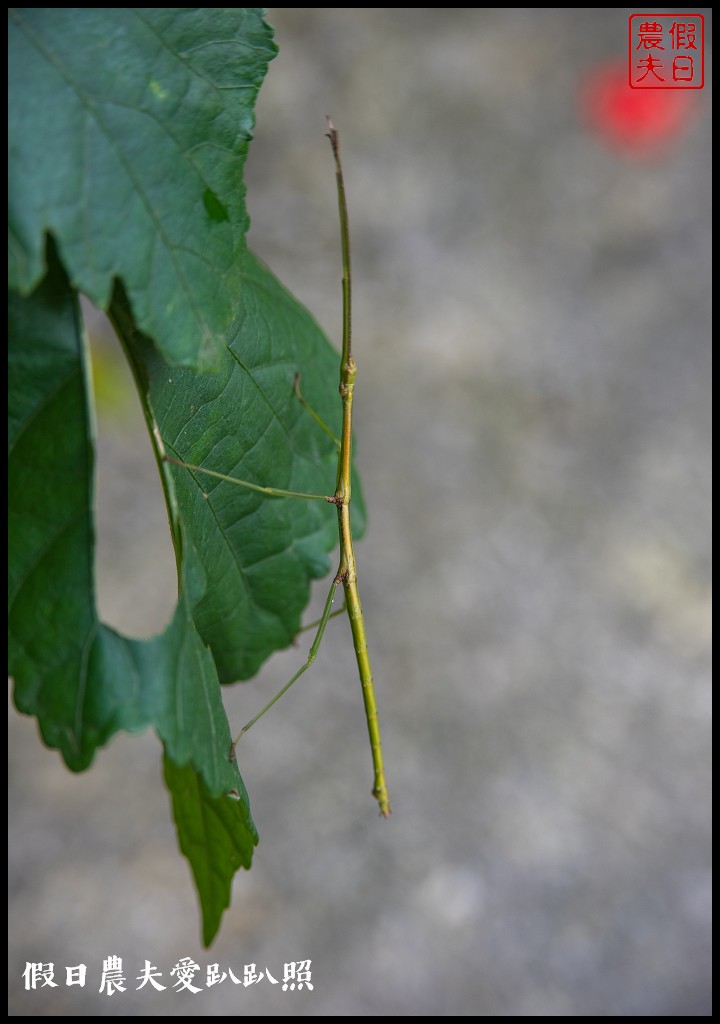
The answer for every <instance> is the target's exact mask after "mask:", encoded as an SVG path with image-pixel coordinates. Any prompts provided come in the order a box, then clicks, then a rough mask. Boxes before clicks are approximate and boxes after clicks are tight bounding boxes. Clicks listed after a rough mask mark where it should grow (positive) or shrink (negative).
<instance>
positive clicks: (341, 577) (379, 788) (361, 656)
mask: <svg viewBox="0 0 720 1024" xmlns="http://www.w3.org/2000/svg"><path fill="white" fill-rule="evenodd" d="M327 123H328V132H327V137H328V138H329V139H330V145H331V147H332V152H333V157H334V160H335V177H336V182H337V195H338V210H339V213H340V240H341V247H342V267H343V274H342V294H343V330H342V353H341V357H340V386H339V391H340V397H341V400H342V428H341V434H340V437H339V438H334V440H335V441H336V443H337V446H338V467H337V477H336V480H335V492H334V493H333V494H331V495H324V494H304V493H300V492H298V491H286V490H282V489H280V488H276V487H263V486H261V485H259V484H254V483H250V482H249V481H247V480H238V479H237V478H235V477H230V476H225V475H224V474H223V473H217V472H215V471H214V470H210V469H203V467H202V466H193V465H191V464H190V463H188V462H181V461H179V460H178V459H173V458H171V457H170V456H169V455H164V456H163V458H164V460H165V461H166V462H172V463H174V464H175V465H177V466H182V467H184V468H185V469H189V470H192V471H193V472H196V473H206V474H207V475H209V476H214V477H216V478H218V479H220V480H225V481H226V482H228V483H234V484H238V486H240V487H245V488H248V489H249V490H252V491H258V492H260V493H261V494H264V495H267V496H268V497H275V498H299V499H303V500H311V501H313V500H315V501H326V502H329V503H330V504H331V505H335V507H336V509H337V515H338V532H339V536H340V564H339V567H338V570H337V572H336V574H335V577H334V579H333V581H332V584H331V586H330V592H329V594H328V596H327V600H326V602H325V608H324V610H323V613H322V616H321V617H320V620H319V622H318V623H317V627H318V628H317V632H316V634H315V639H314V640H313V643H312V646H311V647H310V653H309V654H308V658H307V661H306V662H305V663H304V665H302V667H301V668H300V669H299V670H298V671H297V672H296V673H295V675H294V676H293V677H292V679H290V681H289V682H287V683H286V684H285V686H283V687H282V689H281V690H279V692H278V693H276V694H275V696H274V697H273V698H272V700H270V701H268V703H267V704H266V705H265V707H264V708H263V709H262V710H261V711H259V712H258V714H257V715H255V717H254V718H251V719H250V721H249V722H247V723H246V724H245V725H244V726H243V727H242V729H241V730H240V732H239V733H238V735H237V737H236V739H235V740H234V742H233V744H232V746H231V748H230V759H231V760H234V757H235V747H236V746H237V744H238V743H239V741H240V739H241V738H242V736H243V735H244V734H245V733H246V732H247V731H248V730H249V729H251V728H252V726H253V725H255V723H256V722H257V721H258V719H260V718H262V716H263V715H264V714H265V712H266V711H269V710H270V708H271V707H272V706H273V704H275V703H276V701H278V700H279V699H280V698H281V697H282V696H283V694H285V693H287V691H288V690H289V689H290V687H291V686H292V685H293V684H294V683H296V682H297V680H298V679H299V678H300V676H301V675H303V673H304V672H306V671H307V669H308V668H309V667H310V665H312V663H313V661H314V660H315V657H316V655H317V652H318V649H319V647H320V644H321V642H322V638H323V634H324V633H325V627H326V626H327V623H328V620H329V619H330V617H331V609H332V604H333V600H334V598H335V591H336V588H337V587H338V586H339V585H340V584H342V587H343V590H344V593H345V610H347V613H348V618H349V619H350V628H351V630H352V637H353V646H354V648H355V656H356V658H357V664H358V671H359V674H360V682H361V684H362V693H363V701H364V704H365V716H366V718H367V726H368V733H369V736H370V749H371V752H372V761H373V771H374V776H375V777H374V784H373V789H372V794H373V796H374V797H375V799H376V800H377V802H378V806H379V808H380V814H381V815H382V816H383V817H385V818H387V817H388V816H389V814H390V800H389V797H388V789H387V782H386V780H385V770H384V767H383V756H382V744H381V741H380V727H379V724H378V711H377V702H376V700H375V689H374V686H373V678H372V671H371V669H370V658H369V655H368V646H367V638H366V635H365V620H364V618H363V611H362V606H361V604H360V596H359V594H358V585H357V568H356V564H355V555H354V552H353V543H352V528H351V524H350V497H351V486H350V467H351V456H352V406H353V393H354V390H355V377H356V374H357V364H356V362H355V357H354V356H353V353H352V330H351V324H352V317H351V273H350V229H349V224H348V212H347V201H346V197H345V183H344V179H343V171H342V163H341V161H340V146H339V138H338V132H337V130H336V128H335V127H334V125H333V123H332V121H331V120H330V118H327ZM295 392H296V395H297V397H298V400H299V401H300V402H301V403H302V405H303V406H304V407H305V408H306V409H307V410H308V412H309V413H310V414H311V415H312V416H313V417H314V418H315V419H316V420H318V422H319V423H320V426H322V427H323V429H324V430H327V431H328V433H331V432H330V431H329V430H328V428H327V427H326V426H325V424H324V423H323V422H322V420H320V418H319V417H318V416H317V414H316V413H315V411H314V410H313V409H312V408H311V407H310V406H309V405H308V403H307V402H306V401H305V399H304V398H303V396H302V394H301V392H300V387H299V378H298V377H296V378H295ZM331 436H332V434H331ZM335 614H338V613H335Z"/></svg>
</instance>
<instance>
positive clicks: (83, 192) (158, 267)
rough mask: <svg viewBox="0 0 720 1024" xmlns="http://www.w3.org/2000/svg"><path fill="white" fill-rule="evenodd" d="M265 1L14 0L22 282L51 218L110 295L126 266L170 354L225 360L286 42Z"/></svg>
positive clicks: (13, 210)
mask: <svg viewBox="0 0 720 1024" xmlns="http://www.w3.org/2000/svg"><path fill="white" fill-rule="evenodd" d="M262 13H263V10H262V8H243V7H232V8H219V7H215V8H208V9H203V8H192V7H189V8H177V7H175V8H159V7H155V8H130V7H110V8H61V7H17V8H11V9H10V23H9V80H10V108H9V137H10V163H9V187H10V211H9V224H10V235H9V238H10V242H9V266H10V283H11V286H12V287H13V288H15V289H17V290H18V291H20V292H22V293H23V294H27V293H28V292H30V291H31V290H32V288H33V287H35V285H36V284H37V283H38V281H39V280H40V279H41V277H42V276H43V275H44V259H45V241H44V235H45V232H46V231H49V232H51V233H52V234H53V235H54V236H55V238H56V239H57V243H58V248H59V251H60V254H61V259H62V262H63V264H64V265H65V267H66V268H67V271H68V274H69V276H70V279H71V281H72V282H73V283H74V285H75V286H76V287H77V288H78V289H79V290H80V291H82V292H84V293H85V294H86V295H88V296H90V298H91V299H92V300H93V301H94V302H95V304H96V305H98V306H100V307H102V308H107V306H108V303H109V301H110V297H111V294H112V289H113V280H114V279H115V278H120V279H122V281H123V283H124V286H125V289H126V292H127V294H128V296H129V298H130V301H131V303H132V307H133V310H134V315H135V319H136V322H137V324H138V326H139V327H140V328H141V330H143V331H145V333H147V334H148V335H150V336H151V337H152V338H154V340H155V342H156V344H157V345H158V347H159V348H160V350H161V351H162V352H164V353H165V355H166V356H167V358H168V359H170V360H171V361H173V362H176V363H186V364H191V365H197V364H202V363H206V364H210V363H215V361H216V359H217V358H218V356H219V353H220V350H221V348H222V345H223V343H224V340H225V334H226V331H227V328H228V326H229V325H230V323H231V322H232V321H233V319H234V317H235V313H236V309H237V297H238V293H239V290H240V274H241V268H242V262H243V258H244V255H245V232H246V229H247V213H246V210H245V190H244V187H243V184H242V171H243V166H244V162H245V157H246V154H247V148H248V142H249V140H250V138H251V132H252V127H253V107H254V104H255V98H256V95H257V91H258V89H259V87H260V84H261V82H262V80H263V77H264V75H265V72H266V70H267V63H268V61H269V60H271V59H272V57H273V56H274V54H275V52H276V47H275V44H274V43H273V41H272V30H271V29H270V28H269V27H268V26H267V25H266V24H265V23H264V22H263V20H262Z"/></svg>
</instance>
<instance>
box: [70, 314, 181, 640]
mask: <svg viewBox="0 0 720 1024" xmlns="http://www.w3.org/2000/svg"><path fill="white" fill-rule="evenodd" d="M82 307H83V316H84V320H85V329H86V332H87V335H88V339H89V343H90V353H91V365H92V377H93V388H94V394H95V416H96V421H97V427H96V433H97V438H96V463H95V508H96V545H95V586H96V599H97V606H98V614H99V616H100V618H101V620H102V621H103V622H104V623H106V624H107V625H109V626H113V627H114V628H115V629H117V630H119V631H120V632H121V633H123V634H125V635H127V636H132V637H148V636H154V635H155V634H157V633H160V632H162V630H163V629H164V627H165V626H166V625H167V623H168V622H169V620H170V619H171V617H172V614H173V612H174V610H175V606H176V604H177V574H176V571H175V556H174V552H173V546H172V541H171V538H170V532H169V527H168V517H167V511H166V509H165V501H164V498H163V490H162V484H161V483H160V477H159V474H158V469H157V464H156V462H155V456H154V454H153V449H152V444H151V441H150V438H149V436H148V432H147V427H146V425H145V419H144V416H143V412H142V408H141V406H140V399H139V397H138V394H137V390H136V387H135V382H134V381H133V377H132V374H131V372H130V368H129V366H128V364H127V361H126V359H125V356H124V353H123V351H122V347H121V345H120V343H119V341H118V340H117V338H116V336H115V332H114V330H113V328H112V325H111V324H110V322H109V321H108V319H107V317H106V316H105V315H104V313H101V312H100V311H99V310H98V309H96V308H95V307H94V306H93V305H92V304H91V303H90V302H88V301H87V300H86V299H84V298H83V300H82Z"/></svg>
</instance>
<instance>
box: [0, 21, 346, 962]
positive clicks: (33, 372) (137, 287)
mask: <svg viewBox="0 0 720 1024" xmlns="http://www.w3.org/2000/svg"><path fill="white" fill-rule="evenodd" d="M260 15H261V12H260V10H259V9H254V8H253V9H245V8H232V9H215V8H213V9H208V10H199V9H177V8H168V9H149V8H147V9H146V8H143V9H138V10H135V11H133V10H130V9H128V8H109V9H107V10H99V9H91V10H81V9H77V10H72V11H70V10H67V9H60V8H18V9H14V10H13V11H12V15H11V17H12V29H11V65H12V67H11V104H10V107H11V118H10V121H11V162H10V166H11V181H10V184H11V203H10V232H9V249H10V280H11V285H12V288H13V289H14V290H13V291H12V292H11V296H10V328H9V349H10V354H9V372H10V401H9V421H10V422H9V442H10V509H9V541H10V565H9V577H8V579H9V584H8V585H9V623H10V637H9V670H10V674H11V675H12V676H13V677H14V680H15V692H14V696H15V702H16V705H17V707H18V709H19V710H21V711H23V712H25V713H27V714H32V715H35V716H36V717H37V719H38V722H39V725H40V729H41V731H42V735H43V738H44V740H45V742H46V743H47V744H48V745H49V746H51V747H55V748H57V749H59V750H60V751H61V753H62V755H63V757H64V759H65V761H66V763H67V764H68V766H69V767H70V768H72V769H73V770H76V771H79V770H82V769H84V768H86V767H87V766H88V765H89V764H90V762H91V761H92V759H93V757H94V755H95V753H96V751H97V749H98V747H100V746H102V745H103V744H105V743H107V741H108V740H109V739H110V737H111V736H112V735H113V734H114V733H115V732H117V731H118V730H121V729H124V730H129V731H137V730H140V729H144V728H146V727H148V726H152V727H154V728H155V730H156V732H157V734H158V735H159V737H160V739H161V740H162V743H163V746H164V750H165V780H166V783H167V785H168V788H169V789H170V791H171V795H172V801H173V811H174V816H175V820H176V824H177V827H178V836H179V841H180V846H181V849H182V850H183V852H184V853H185V854H186V856H187V857H188V858H189V860H190V862H191V867H192V870H193V875H194V877H195V881H196V884H197V887H198V891H199V895H200V902H201V906H202V911H203V922H204V924H203V934H204V937H205V941H206V942H209V941H210V940H211V938H212V937H213V935H214V934H215V932H216V930H217V928H218V926H219V921H220V917H221V915H222V912H223V910H224V909H225V907H227V906H228V905H229V900H230V884H231V880H232V876H233V873H234V872H235V870H237V868H238V867H239V866H245V867H248V866H249V864H250V860H251V856H252V850H253V847H254V845H255V843H256V842H257V834H256V832H255V828H254V825H253V822H252V818H251V816H250V810H249V803H248V798H247V793H246V791H245V787H244V785H243V782H242V779H241V778H240V775H239V772H238V769H237V766H236V764H234V763H231V762H230V759H229V751H230V741H231V736H230V728H229V725H228V722H227V718H226V715H225V711H224V709H223V705H222V698H221V688H220V683H221V682H231V681H233V680H236V679H245V678H248V677H249V676H251V675H252V674H253V673H254V672H256V671H257V669H258V667H259V666H260V664H261V663H262V662H263V660H264V659H265V658H267V656H268V655H269V654H270V653H272V651H274V650H276V649H277V648H279V647H282V646H286V645H287V644H289V643H290V642H291V640H292V639H293V637H294V635H295V633H296V632H297V629H298V626H299V623H300V616H301V613H302V610H303V608H304V607H305V605H306V603H307V600H308V597H309V588H310V583H311V580H312V579H313V578H314V577H318V576H320V575H322V574H324V573H325V572H326V571H327V568H328V552H329V551H330V549H331V548H332V547H334V546H335V544H336V543H337V523H336V515H335V512H334V509H333V508H332V507H331V506H330V505H328V504H327V503H326V502H324V501H316V502H308V501H300V500H295V499H291V498H269V497H267V496H264V495H260V494H257V493H255V492H250V491H247V490H245V489H243V488H240V487H236V486H234V485H232V484H230V483H226V482H220V481H218V480H217V479H215V478H212V477H209V476H207V475H205V474H202V473H199V472H197V471H191V470H188V469H186V468H182V467H178V466H176V465H171V464H169V463H165V462H163V461H162V455H163V454H164V453H167V454H170V455H172V456H173V457H175V458H178V459H180V460H182V461H185V462H190V463H193V464H196V465H201V466H203V467H205V468H207V469H212V470H216V471H218V472H221V473H224V474H228V475H231V476H235V477H239V478H241V479H245V480H250V481H253V482H255V483H257V484H260V485H265V486H268V485H269V486H272V487H276V488H277V487H279V488H283V489H287V490H300V491H304V492H313V493H320V494H326V493H327V494H329V493H332V492H333V491H334V488H335V462H336V450H335V445H334V443H333V441H332V439H331V438H330V437H328V435H327V434H326V433H325V432H323V431H322V430H321V429H320V428H319V426H318V425H317V423H316V422H315V420H314V419H313V418H312V417H310V416H309V415H308V413H307V412H306V411H305V410H304V409H303V408H302V406H301V405H300V403H299V402H298V400H297V397H296V395H295V391H294V381H295V379H296V375H297V374H298V373H300V374H302V380H303V391H304V393H305V396H306V398H307V399H308V400H309V401H310V403H311V404H312V406H313V407H314V408H315V409H316V410H317V412H318V413H319V414H320V416H321V417H322V418H323V419H324V420H325V421H326V422H327V423H328V424H330V426H331V427H332V428H333V429H334V430H335V431H336V432H337V430H338V426H339V424H338V420H339V411H340V403H339V400H338V396H337V382H338V355H337V353H336V352H335V351H334V350H333V349H332V348H331V346H330V345H329V343H328V342H327V340H326V339H325V337H324V336H323V334H322V332H321V331H320V329H319V328H318V327H317V325H316V324H315V322H314V321H313V320H312V318H311V317H310V316H309V315H308V314H307V312H306V311H305V310H304V309H303V308H302V307H301V306H300V305H299V304H298V303H297V302H296V301H295V300H294V299H293V298H292V297H291V296H290V295H289V294H288V293H287V292H286V291H285V289H284V288H283V287H282V286H281V285H280V284H279V282H278V281H277V280H276V279H275V278H274V277H273V276H272V274H271V273H270V272H269V271H268V270H267V268H265V267H264V266H263V265H262V264H260V263H259V262H258V261H257V260H256V259H255V258H254V257H252V256H251V255H250V254H249V253H248V252H247V250H246V248H245V231H246V228H247V216H246V212H245V206H244V192H243V188H242V182H241V169H242V164H243V161H244V157H245V152H246V149H247V142H248V139H249V137H250V127H251V125H252V105H253V102H254V99H255V95H256V92H257V89H258V87H259V84H260V82H261V80H262V77H263V75H264V73H265V67H266V64H267V60H268V59H269V58H270V57H271V56H272V54H273V52H274V48H273V44H272V42H271V39H270V30H269V29H268V28H267V26H265V25H264V24H263V22H262V20H261V16H260ZM81 291H85V292H86V293H88V294H89V295H90V296H91V297H92V298H93V299H94V300H95V301H96V302H97V303H98V304H100V305H104V306H105V307H106V308H107V309H108V312H109V313H110V316H111V318H112V319H113V322H114V323H115V325H116V329H117V331H118V334H119V336H120V338H121V340H122V341H123V344H124V347H125V351H126V353H127V355H128V358H129V360H130V362H131V365H132V368H133V372H134V374H135V379H136V381H137V384H138V388H139V391H140V397H141V402H142V406H143V410H144V414H145V417H146V421H147V425H148V428H149V430H150V435H151V438H152V440H153V444H154V446H155V451H156V454H157V456H158V464H159V466H160V476H161V481H162V487H163V489H164V492H165V498H166V501H167V505H168V511H169V518H170V526H171V531H172V536H173V542H174V545H175V552H176V559H177V565H178V592H179V598H178V605H177V608H176V611H175V613H174V615H173V618H172V621H171V622H170V624H169V625H168V627H167V628H166V630H165V631H164V632H163V633H162V634H161V635H160V636H156V637H153V638H151V639H149V640H134V639H131V638H128V637H124V636H121V635H120V634H118V633H117V632H116V631H115V630H112V629H110V628H109V627H107V626H105V625H104V624H103V623H101V622H100V621H99V619H98V615H97V610H96V604H95V591H94V564H93V563H94V523H93V468H94V467H93V464H94V443H93V437H92V431H91V423H92V416H91V415H90V412H89V410H90V406H91V397H90V395H89V391H88V382H89V380H90V373H89V368H88V365H87V353H86V349H85V343H84V339H83V333H82V325H81V320H80V313H79V304H78V296H79V292H81ZM210 359H211V360H212V370H211V372H210V371H209V370H208V361H209V360H210ZM196 362H197V363H199V364H203V365H202V366H201V369H202V370H204V371H205V372H200V369H196V368H195V367H194V365H193V364H195V363H196ZM178 364H183V365H178ZM354 494H355V495H356V515H355V524H356V528H358V529H359V530H361V529H362V525H363V522H362V520H363V509H362V499H361V497H360V491H359V487H358V486H357V482H356V486H355V491H354ZM138 529H142V524H138Z"/></svg>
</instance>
